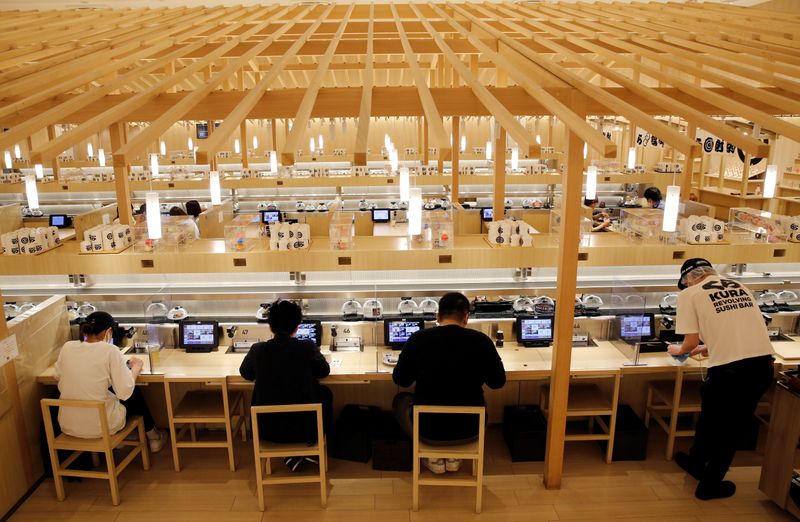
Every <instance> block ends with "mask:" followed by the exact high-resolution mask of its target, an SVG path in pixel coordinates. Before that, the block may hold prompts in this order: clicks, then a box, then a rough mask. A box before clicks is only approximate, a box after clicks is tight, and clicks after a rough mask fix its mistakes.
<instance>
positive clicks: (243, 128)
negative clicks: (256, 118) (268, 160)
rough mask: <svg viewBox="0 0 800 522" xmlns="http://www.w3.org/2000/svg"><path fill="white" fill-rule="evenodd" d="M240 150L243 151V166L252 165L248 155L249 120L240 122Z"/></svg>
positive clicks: (244, 167)
mask: <svg viewBox="0 0 800 522" xmlns="http://www.w3.org/2000/svg"><path fill="white" fill-rule="evenodd" d="M239 150H241V151H242V168H243V169H246V168H248V167H249V166H250V160H249V159H248V157H247V151H248V150H249V146H248V143H247V120H242V123H241V124H239Z"/></svg>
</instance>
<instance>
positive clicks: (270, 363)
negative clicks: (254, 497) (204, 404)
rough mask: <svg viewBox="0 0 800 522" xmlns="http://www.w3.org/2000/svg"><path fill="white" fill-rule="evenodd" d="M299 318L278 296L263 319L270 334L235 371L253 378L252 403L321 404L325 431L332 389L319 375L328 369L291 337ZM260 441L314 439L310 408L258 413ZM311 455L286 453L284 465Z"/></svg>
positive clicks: (307, 345)
mask: <svg viewBox="0 0 800 522" xmlns="http://www.w3.org/2000/svg"><path fill="white" fill-rule="evenodd" d="M302 320H303V312H302V310H301V309H300V307H299V306H298V305H297V304H295V303H293V302H291V301H282V300H278V301H276V302H275V303H273V304H272V306H270V308H269V315H268V316H267V323H268V324H269V327H270V329H271V330H272V333H273V335H274V337H273V338H272V339H270V340H269V341H267V342H263V343H256V344H254V345H253V347H252V348H250V351H249V352H247V355H246V356H245V358H244V360H243V361H242V365H241V366H240V367H239V373H240V374H241V375H242V377H244V378H245V379H247V380H248V381H255V387H254V389H253V400H252V403H251V404H252V405H253V406H264V405H268V406H275V405H283V404H314V403H321V404H322V418H323V429H324V431H326V432H327V431H328V427H329V426H330V423H331V417H332V416H333V393H332V392H331V390H330V389H329V388H328V387H327V386H322V385H320V384H319V379H322V378H323V377H327V376H328V374H329V373H330V371H331V369H330V366H329V365H328V361H326V360H325V358H324V357H323V356H322V353H320V351H319V348H317V346H316V345H315V344H314V343H313V342H311V341H309V340H301V339H297V338H296V337H295V334H296V333H297V327H298V326H300V323H301V322H302ZM258 431H259V436H260V437H261V439H262V440H266V441H270V442H279V443H287V442H307V443H314V442H316V440H317V429H316V417H315V414H314V413H312V412H297V413H272V414H268V415H260V416H259V417H258ZM303 460H311V459H310V458H309V457H306V458H305V459H304V458H303V457H290V458H287V459H286V465H287V466H289V468H290V469H291V470H292V471H294V470H295V469H297V467H298V466H299V465H300V463H301V462H303Z"/></svg>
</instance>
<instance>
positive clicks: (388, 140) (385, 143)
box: [383, 134, 392, 152]
mask: <svg viewBox="0 0 800 522" xmlns="http://www.w3.org/2000/svg"><path fill="white" fill-rule="evenodd" d="M383 146H384V148H385V149H386V151H387V152H388V151H390V150H392V140H391V138H389V135H388V134H384V135H383Z"/></svg>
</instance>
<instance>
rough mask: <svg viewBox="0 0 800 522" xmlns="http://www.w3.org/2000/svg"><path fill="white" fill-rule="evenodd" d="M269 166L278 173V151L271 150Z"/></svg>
mask: <svg viewBox="0 0 800 522" xmlns="http://www.w3.org/2000/svg"><path fill="white" fill-rule="evenodd" d="M269 168H270V170H271V171H272V172H274V173H275V174H277V173H278V151H276V150H271V151H269Z"/></svg>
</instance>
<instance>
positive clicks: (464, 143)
mask: <svg viewBox="0 0 800 522" xmlns="http://www.w3.org/2000/svg"><path fill="white" fill-rule="evenodd" d="M460 150H461V152H464V151H465V150H467V137H466V136H464V135H462V136H461V149H460Z"/></svg>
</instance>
